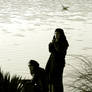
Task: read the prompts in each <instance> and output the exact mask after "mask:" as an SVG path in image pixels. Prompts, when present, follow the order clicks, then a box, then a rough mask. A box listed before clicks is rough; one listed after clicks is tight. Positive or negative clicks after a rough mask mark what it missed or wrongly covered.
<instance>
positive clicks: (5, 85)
mask: <svg viewBox="0 0 92 92" xmlns="http://www.w3.org/2000/svg"><path fill="white" fill-rule="evenodd" d="M21 89H22V84H21V77H18V76H16V75H15V76H13V77H12V78H11V77H10V74H9V73H3V71H1V69H0V92H21Z"/></svg>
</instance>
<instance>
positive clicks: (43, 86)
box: [33, 68, 48, 92]
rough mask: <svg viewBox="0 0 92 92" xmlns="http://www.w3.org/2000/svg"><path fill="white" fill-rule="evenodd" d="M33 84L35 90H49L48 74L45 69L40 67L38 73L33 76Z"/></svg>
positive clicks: (37, 91)
mask: <svg viewBox="0 0 92 92" xmlns="http://www.w3.org/2000/svg"><path fill="white" fill-rule="evenodd" d="M33 84H34V85H35V86H36V87H35V90H36V91H35V92H47V90H48V86H47V75H46V72H45V70H44V69H42V68H38V69H37V72H36V74H35V75H34V78H33Z"/></svg>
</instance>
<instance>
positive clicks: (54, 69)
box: [46, 28, 69, 92]
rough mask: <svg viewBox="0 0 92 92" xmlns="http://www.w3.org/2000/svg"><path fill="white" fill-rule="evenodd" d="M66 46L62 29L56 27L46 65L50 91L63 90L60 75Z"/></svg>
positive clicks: (57, 91)
mask: <svg viewBox="0 0 92 92" xmlns="http://www.w3.org/2000/svg"><path fill="white" fill-rule="evenodd" d="M68 46H69V44H68V42H67V39H66V37H65V34H64V31H63V29H61V28H57V29H56V30H55V35H54V37H53V40H52V42H50V43H49V52H50V53H51V54H50V57H49V60H48V62H47V65H46V72H47V74H48V77H49V88H50V92H63V83H62V77H63V69H64V66H65V55H66V53H67V48H68Z"/></svg>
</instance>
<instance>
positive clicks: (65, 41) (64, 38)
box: [55, 28, 69, 46]
mask: <svg viewBox="0 0 92 92" xmlns="http://www.w3.org/2000/svg"><path fill="white" fill-rule="evenodd" d="M55 32H58V33H60V39H59V40H60V41H63V42H64V43H66V45H67V46H69V44H68V41H67V39H66V36H65V33H64V30H63V29H61V28H57V29H56V30H55Z"/></svg>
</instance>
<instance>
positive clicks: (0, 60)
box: [0, 0, 92, 78]
mask: <svg viewBox="0 0 92 92" xmlns="http://www.w3.org/2000/svg"><path fill="white" fill-rule="evenodd" d="M62 4H63V5H65V6H68V7H69V9H68V11H64V10H62ZM57 27H61V28H63V29H64V30H65V34H66V36H67V39H68V41H69V43H70V47H69V49H68V55H70V54H72V55H85V56H87V57H88V56H89V57H91V56H92V0H61V1H59V0H0V67H1V68H2V69H3V70H4V71H9V72H10V73H11V74H18V75H21V76H23V77H26V78H30V74H29V70H28V67H27V65H28V61H29V60H30V59H35V60H37V61H38V62H39V63H40V65H41V67H43V68H44V67H45V64H46V62H47V60H48V57H49V52H48V43H49V42H50V41H51V39H52V37H53V34H54V30H55V29H56V28H57ZM66 59H67V61H66V63H72V62H73V60H72V57H71V56H67V58H66ZM75 63H76V61H75Z"/></svg>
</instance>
